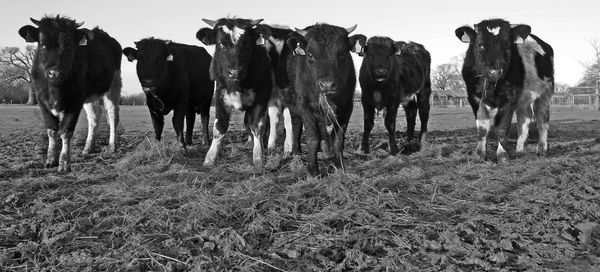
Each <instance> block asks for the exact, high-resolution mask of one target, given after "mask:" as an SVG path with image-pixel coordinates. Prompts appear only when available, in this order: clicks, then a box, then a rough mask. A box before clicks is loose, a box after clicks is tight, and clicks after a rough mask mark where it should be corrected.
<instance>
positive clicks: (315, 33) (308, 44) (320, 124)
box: [287, 24, 364, 175]
mask: <svg viewBox="0 0 600 272" xmlns="http://www.w3.org/2000/svg"><path fill="white" fill-rule="evenodd" d="M354 29H356V25H354V26H352V27H350V28H348V29H344V28H341V27H337V26H333V25H328V24H316V25H313V26H310V27H308V28H306V29H303V30H299V29H297V30H296V32H297V33H298V34H296V35H292V37H290V38H289V39H288V40H287V43H288V46H289V47H290V48H294V52H295V54H296V56H295V57H293V58H292V60H291V61H290V62H289V63H288V76H289V80H290V89H291V90H293V92H294V93H295V99H296V106H297V110H298V111H299V113H300V115H301V120H302V124H303V125H304V127H305V128H306V133H307V140H308V146H307V148H308V171H309V173H310V174H312V175H317V174H318V173H319V169H318V165H317V151H318V149H319V144H320V142H321V140H325V141H326V142H327V143H328V145H329V146H332V149H333V153H334V158H335V165H336V167H338V168H340V169H344V163H343V156H342V152H343V149H344V136H345V132H346V129H347V127H348V121H349V120H350V115H351V114H352V107H353V104H354V103H353V96H354V91H355V87H356V74H355V70H354V63H353V61H352V57H351V56H350V51H353V52H356V47H355V46H354V45H355V44H356V41H357V40H358V39H360V38H362V39H364V36H362V35H354V36H352V37H348V34H349V33H351V32H352V31H354ZM294 127H295V130H296V129H297V128H298V126H297V125H294ZM328 130H331V134H330V135H329V137H327V136H325V137H324V135H326V133H327V131H328ZM299 133H300V132H299V131H295V132H294V134H295V135H294V136H296V134H298V135H299ZM296 138H297V139H298V140H299V136H298V137H296Z"/></svg>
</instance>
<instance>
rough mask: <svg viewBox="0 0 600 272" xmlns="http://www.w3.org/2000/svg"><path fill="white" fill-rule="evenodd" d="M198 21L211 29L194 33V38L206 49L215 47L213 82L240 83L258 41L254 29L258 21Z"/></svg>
mask: <svg viewBox="0 0 600 272" xmlns="http://www.w3.org/2000/svg"><path fill="white" fill-rule="evenodd" d="M202 20H203V21H204V22H205V23H207V24H208V25H209V26H210V27H211V28H202V29H200V30H198V32H197V33H196V38H197V39H198V40H200V41H201V42H203V43H204V44H206V45H215V54H214V57H213V61H212V63H211V74H212V76H213V78H222V79H224V80H225V81H226V82H239V81H241V80H243V79H244V78H245V76H246V74H247V72H248V71H247V69H248V66H249V65H250V62H251V58H252V50H253V47H254V46H257V41H258V40H259V39H260V38H261V37H260V35H259V34H258V33H257V32H256V30H255V29H254V28H255V27H256V25H258V24H259V23H260V22H261V21H262V19H258V20H249V19H239V18H234V19H231V18H223V19H219V20H217V21H212V20H207V19H202Z"/></svg>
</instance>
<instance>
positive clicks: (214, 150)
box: [204, 101, 231, 166]
mask: <svg viewBox="0 0 600 272" xmlns="http://www.w3.org/2000/svg"><path fill="white" fill-rule="evenodd" d="M222 103H223V102H222V101H217V103H216V105H215V123H214V125H213V139H212V143H211V144H210V148H209V149H208V153H206V157H205V158H204V166H210V165H214V164H215V161H216V160H217V155H218V153H219V150H220V148H221V140H223V137H224V136H225V133H227V130H228V129H229V119H230V117H231V114H230V113H229V112H228V111H227V110H226V109H225V107H224V106H223V104H222Z"/></svg>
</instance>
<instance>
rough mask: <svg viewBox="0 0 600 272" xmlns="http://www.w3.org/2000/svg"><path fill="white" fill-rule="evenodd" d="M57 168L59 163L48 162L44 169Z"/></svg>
mask: <svg viewBox="0 0 600 272" xmlns="http://www.w3.org/2000/svg"><path fill="white" fill-rule="evenodd" d="M57 166H58V162H57V161H47V162H46V164H45V165H44V167H46V168H54V167H57Z"/></svg>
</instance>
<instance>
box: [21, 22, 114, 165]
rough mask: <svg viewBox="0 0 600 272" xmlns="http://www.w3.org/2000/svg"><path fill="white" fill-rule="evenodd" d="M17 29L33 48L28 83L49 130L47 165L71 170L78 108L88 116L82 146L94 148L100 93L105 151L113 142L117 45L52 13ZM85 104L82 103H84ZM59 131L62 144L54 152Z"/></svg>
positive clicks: (102, 34)
mask: <svg viewBox="0 0 600 272" xmlns="http://www.w3.org/2000/svg"><path fill="white" fill-rule="evenodd" d="M31 21H32V22H33V23H34V24H35V26H31V25H26V26H23V27H21V29H19V34H20V35H21V37H23V38H24V39H25V41H27V42H37V43H38V48H37V52H36V55H35V58H34V60H33V65H32V69H31V77H32V83H33V86H34V89H35V92H36V96H37V99H38V101H39V106H40V109H41V112H42V116H43V117H44V123H45V124H46V128H47V130H48V158H47V160H46V167H55V166H57V165H58V171H59V172H68V171H70V170H71V166H70V153H71V138H72V136H73V131H74V130H75V125H76V124H77V119H78V117H79V113H80V112H81V108H82V107H83V108H85V110H86V113H87V117H88V136H87V140H86V143H85V147H84V149H83V153H84V154H87V153H89V152H90V151H92V149H93V147H94V140H95V137H96V128H97V124H98V118H99V117H100V113H101V112H100V111H101V108H100V102H99V98H100V97H102V98H103V99H104V107H105V108H106V111H107V112H108V124H109V126H110V136H109V143H108V151H109V152H114V151H115V149H116V145H117V124H118V122H119V99H120V96H121V45H119V43H118V42H117V41H116V40H115V39H113V38H112V37H110V36H109V35H108V34H107V33H106V32H104V31H102V30H101V29H99V28H94V29H92V30H88V29H85V28H80V27H81V25H82V24H83V23H76V22H75V21H74V20H72V19H69V18H66V17H61V16H56V17H44V18H42V19H41V20H39V21H38V20H35V19H31ZM84 104H85V105H84ZM59 136H60V138H61V140H62V149H61V151H60V157H59V154H58V152H57V143H56V142H57V140H58V137H59Z"/></svg>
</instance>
